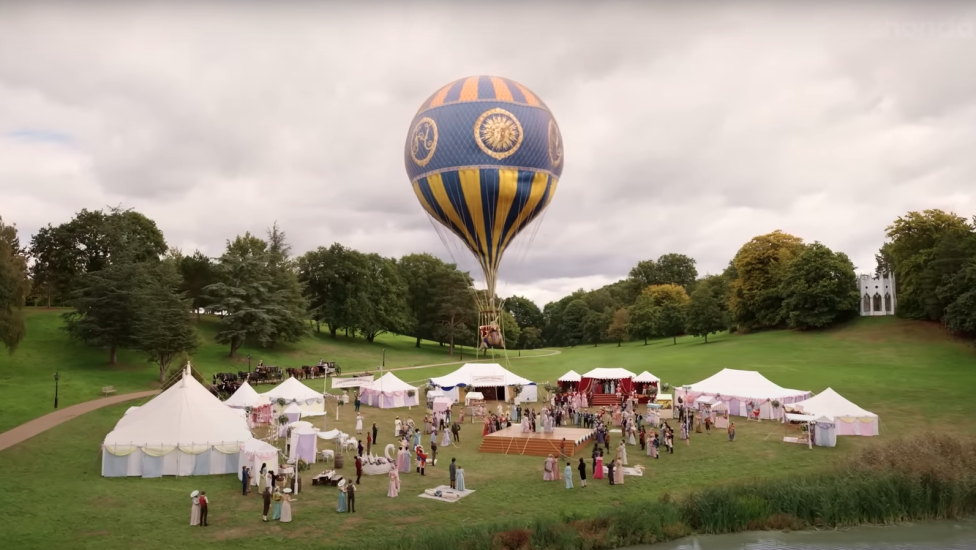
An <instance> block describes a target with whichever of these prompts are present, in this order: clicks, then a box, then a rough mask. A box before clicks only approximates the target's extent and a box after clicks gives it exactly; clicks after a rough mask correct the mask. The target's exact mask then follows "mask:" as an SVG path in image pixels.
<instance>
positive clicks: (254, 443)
mask: <svg viewBox="0 0 976 550" xmlns="http://www.w3.org/2000/svg"><path fill="white" fill-rule="evenodd" d="M262 464H264V465H266V466H267V467H268V470H270V471H272V472H277V471H278V449H277V448H276V447H275V446H274V445H271V444H269V443H265V442H264V441H261V440H260V439H249V440H247V441H245V442H244V444H243V445H241V453H240V456H239V458H238V466H237V479H241V468H243V467H244V466H247V467H248V468H250V469H251V475H252V476H253V477H252V479H251V485H257V484H258V472H260V471H261V465H262Z"/></svg>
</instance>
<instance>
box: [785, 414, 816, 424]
mask: <svg viewBox="0 0 976 550" xmlns="http://www.w3.org/2000/svg"><path fill="white" fill-rule="evenodd" d="M786 419H787V420H789V421H790V422H813V421H815V420H816V419H817V417H816V416H812V415H809V414H795V413H786Z"/></svg>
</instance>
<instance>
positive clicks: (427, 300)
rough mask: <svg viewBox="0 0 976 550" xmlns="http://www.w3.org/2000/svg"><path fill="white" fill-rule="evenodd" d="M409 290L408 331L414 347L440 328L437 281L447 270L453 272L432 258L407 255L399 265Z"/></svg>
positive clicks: (401, 259)
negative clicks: (436, 299) (438, 324)
mask: <svg viewBox="0 0 976 550" xmlns="http://www.w3.org/2000/svg"><path fill="white" fill-rule="evenodd" d="M397 266H398V267H399V269H400V277H401V279H402V280H403V283H404V285H405V288H406V296H405V305H406V318H407V323H406V324H407V327H408V328H407V331H408V332H409V333H411V334H413V336H414V338H415V339H416V342H415V343H414V346H415V347H418V348H419V347H420V340H421V339H422V338H431V337H432V335H433V333H434V329H435V327H436V326H437V305H436V303H435V300H434V295H435V294H436V293H437V292H438V290H439V289H438V288H437V280H438V278H440V277H441V276H442V272H443V271H444V270H446V269H454V266H450V267H449V266H448V265H447V264H445V263H444V262H442V261H441V260H439V259H437V258H435V257H434V256H432V255H430V254H408V255H406V256H404V257H402V258H400V261H399V262H397Z"/></svg>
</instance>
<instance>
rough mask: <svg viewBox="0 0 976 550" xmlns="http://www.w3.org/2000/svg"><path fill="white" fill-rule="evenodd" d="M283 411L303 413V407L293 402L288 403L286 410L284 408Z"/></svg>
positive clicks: (286, 412)
mask: <svg viewBox="0 0 976 550" xmlns="http://www.w3.org/2000/svg"><path fill="white" fill-rule="evenodd" d="M281 412H283V413H285V414H295V413H299V414H301V412H302V408H301V407H299V406H298V403H292V404H291V405H288V406H287V407H285V410H283V411H281Z"/></svg>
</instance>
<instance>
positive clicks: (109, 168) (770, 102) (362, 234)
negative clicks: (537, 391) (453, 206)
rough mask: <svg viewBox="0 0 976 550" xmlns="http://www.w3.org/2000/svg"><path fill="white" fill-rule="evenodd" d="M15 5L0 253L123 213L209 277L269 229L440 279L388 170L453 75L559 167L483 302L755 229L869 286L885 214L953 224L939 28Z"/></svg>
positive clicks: (715, 9)
mask: <svg viewBox="0 0 976 550" xmlns="http://www.w3.org/2000/svg"><path fill="white" fill-rule="evenodd" d="M34 4H35V5H34V6H33V7H31V6H30V5H29V4H27V3H26V2H23V3H17V2H5V3H3V4H2V5H0V216H3V219H4V221H6V222H15V223H16V224H17V225H18V227H19V228H20V230H21V232H22V240H24V241H28V240H29V237H28V236H29V235H30V234H32V233H33V232H35V231H36V230H37V229H38V228H39V227H41V226H43V225H45V224H47V223H53V224H58V223H62V222H65V221H68V220H69V219H70V218H71V217H72V215H73V214H74V213H75V212H76V211H78V210H79V209H81V208H85V207H87V208H94V209H97V208H101V207H104V206H106V205H118V204H122V205H123V206H126V207H133V208H136V209H138V210H139V211H142V212H143V213H145V214H147V215H148V216H150V217H152V218H153V219H155V220H156V221H157V223H158V224H159V225H160V227H161V228H162V229H163V231H164V232H165V234H166V237H167V240H168V241H169V243H170V244H171V245H172V246H177V247H180V248H182V249H184V250H185V251H192V250H193V249H195V248H199V249H200V250H202V251H204V252H205V253H207V254H210V255H214V256H216V255H219V254H220V253H221V251H222V249H223V246H224V243H225V240H226V239H228V238H232V237H233V236H234V235H236V234H239V233H243V232H245V231H252V232H259V233H263V231H264V229H265V228H266V227H267V226H269V225H271V224H272V223H273V222H274V221H275V220H277V221H278V222H279V223H280V224H281V225H282V226H283V228H284V229H285V230H286V232H287V233H288V235H289V237H290V239H291V241H292V242H293V245H294V248H295V250H296V252H304V251H306V250H308V249H311V248H315V247H317V246H327V245H329V244H331V243H333V242H341V243H342V244H344V245H347V246H351V247H354V248H357V249H359V250H363V251H369V252H378V253H381V254H384V255H388V256H400V255H403V254H406V253H410V252H421V251H429V252H432V253H435V254H437V255H439V256H441V257H443V258H444V259H447V260H452V254H451V253H450V252H449V251H448V249H447V248H445V245H444V244H443V243H442V242H441V240H440V239H439V238H438V235H437V233H436V232H435V231H434V229H433V228H432V226H431V224H430V222H429V221H428V219H427V217H426V215H425V214H424V212H423V210H422V209H421V207H420V206H419V204H418V203H417V201H416V198H415V197H414V195H413V192H412V190H411V189H410V185H409V182H408V180H407V177H406V175H405V173H404V168H403V153H402V148H403V143H404V139H405V136H406V132H407V129H408V128H407V127H408V125H409V123H410V120H411V118H412V117H413V115H414V113H415V112H416V109H417V107H418V106H419V105H420V103H421V102H422V101H423V100H424V99H426V98H427V97H428V96H429V95H430V94H432V93H433V92H434V91H436V90H437V89H438V88H439V87H441V86H442V85H444V84H446V83H448V82H450V81H452V80H455V79H457V78H460V77H464V76H468V75H472V74H492V75H501V76H506V77H508V78H511V79H513V80H516V81H518V82H520V83H522V84H524V85H525V86H527V87H528V88H530V89H531V90H533V91H534V92H535V93H537V94H538V95H539V96H540V97H542V98H543V100H544V101H545V102H546V103H547V104H548V105H549V107H550V108H551V109H552V111H553V112H554V114H555V116H556V118H557V119H558V121H559V123H560V127H561V129H562V133H563V139H564V143H565V151H566V153H565V154H566V168H565V170H564V172H563V178H562V181H561V182H560V187H559V192H558V194H557V195H556V197H555V199H554V200H553V202H552V204H551V205H550V207H549V209H548V212H547V213H546V216H545V218H544V219H543V220H542V223H541V224H540V225H539V226H538V228H537V231H536V232H535V235H534V237H535V238H534V239H531V240H532V242H531V244H530V243H529V240H530V239H528V238H523V240H522V242H521V243H520V245H518V246H515V247H514V248H512V249H510V252H509V254H508V255H507V256H506V261H505V262H504V263H503V268H502V274H501V275H502V279H503V281H502V283H501V284H500V287H499V293H500V294H502V295H510V294H515V293H519V294H523V295H527V296H529V297H531V298H533V299H535V300H536V301H538V302H539V303H540V304H542V303H545V302H546V301H549V300H551V299H555V298H558V297H560V296H562V295H564V294H566V293H568V292H570V291H572V290H574V289H576V288H580V287H584V288H593V287H597V286H601V285H603V284H606V283H608V282H612V281H614V280H617V279H619V278H622V277H624V276H626V274H627V272H628V270H629V269H630V267H632V266H633V265H634V264H636V262H637V261H639V260H643V259H648V258H656V257H657V256H659V255H661V254H664V253H667V252H681V253H685V254H688V255H691V256H692V257H694V258H696V259H697V260H698V264H699V270H700V271H701V272H703V273H704V272H717V271H720V270H721V269H722V268H723V267H724V265H725V264H726V263H727V262H728V261H729V259H730V258H731V257H732V255H733V254H734V253H735V251H736V250H737V249H738V247H739V246H741V245H742V244H743V243H744V242H745V241H747V240H748V239H749V238H751V237H753V236H755V235H757V234H761V233H766V232H770V231H773V230H775V229H782V230H784V231H788V232H790V233H793V234H795V235H798V236H800V237H802V238H804V239H805V240H808V241H814V240H819V241H821V242H823V243H825V244H827V245H828V246H830V247H832V248H834V249H836V250H842V251H844V252H846V253H847V254H849V255H850V256H851V258H852V259H853V260H854V262H855V264H856V265H858V266H859V267H860V268H861V269H863V270H865V271H870V270H872V269H873V254H874V252H875V251H876V250H877V248H878V247H879V245H880V244H881V243H882V241H883V239H884V227H885V225H887V224H888V223H890V222H891V221H892V220H893V219H894V218H895V217H896V216H898V215H900V214H902V213H904V212H906V211H908V210H911V209H923V208H943V209H949V210H954V211H956V212H957V213H960V214H963V215H966V216H970V215H972V214H974V213H976V150H974V144H976V71H974V70H973V68H974V67H976V28H974V24H976V10H974V9H973V8H972V7H967V5H966V3H964V2H957V3H951V4H950V3H946V4H944V5H941V6H940V5H937V4H932V3H927V4H930V5H929V6H927V7H926V8H925V9H915V10H908V9H907V8H905V7H904V6H902V5H897V4H896V5H894V6H895V7H888V8H883V7H879V6H877V5H880V4H882V3H881V2H872V3H865V4H864V7H863V8H851V7H848V8H845V9H843V10H839V9H838V10H833V11H831V10H830V9H827V8H826V7H824V6H823V5H820V6H818V8H817V10H816V12H814V11H803V10H799V9H773V8H772V6H773V4H772V3H768V4H762V3H755V4H744V3H740V4H737V5H736V6H735V7H723V6H725V3H718V2H714V3H702V5H701V6H700V7H699V8H698V9H694V10H692V9H682V10H677V9H673V8H666V7H662V6H660V5H653V4H649V3H648V2H644V3H631V4H624V3H618V4H614V3H593V2H590V3H585V4H584V3H580V4H578V7H577V4H573V3H567V2H563V3H559V4H555V3H550V2H533V3H529V2H523V3H521V4H515V3H512V4H505V3H504V2H502V3H494V4H492V6H493V7H491V8H490V9H484V10H480V11H478V10H473V9H459V8H456V7H451V6H450V5H449V4H447V3H437V2H427V3H417V2H412V3H403V2H396V3H394V2H378V1H377V2H369V1H364V2H358V3H353V2H331V3H324V2H323V3H319V4H318V5H316V4H313V3H312V2H301V3H295V4H293V5H288V4H281V5H279V6H278V7H276V8H274V9H267V8H264V9H260V8H256V7H249V8H247V9H244V8H241V7H236V8H232V7H231V6H232V5H233V3H230V2H223V3H218V4H214V5H212V6H200V5H198V6H197V7H195V8H192V9H191V8H189V7H181V6H183V4H180V3H177V2H170V3H167V4H165V5H164V4H159V5H155V6H148V7H144V8H141V9H129V8H124V7H123V4H122V3H121V2H120V3H117V4H116V3H104V4H101V5H99V4H93V3H91V2H85V3H84V5H85V6H86V8H85V9H74V8H69V7H68V6H67V5H66V4H57V3H53V2H39V3H34ZM36 4H41V6H37V5H36ZM255 4H256V3H255ZM329 4H334V6H331V7H330V6H329ZM248 5H249V6H250V5H252V4H251V3H248ZM356 5H360V6H361V7H360V8H354V6H356ZM92 6H95V7H92ZM970 6H971V5H970ZM530 233H531V231H530ZM454 256H455V258H453V259H456V260H463V262H462V263H461V265H462V266H463V267H467V268H471V267H472V266H473V264H472V263H471V262H469V261H467V259H466V258H464V257H457V254H456V253H455V254H454Z"/></svg>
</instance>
